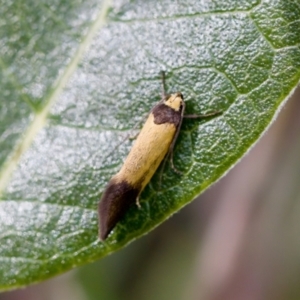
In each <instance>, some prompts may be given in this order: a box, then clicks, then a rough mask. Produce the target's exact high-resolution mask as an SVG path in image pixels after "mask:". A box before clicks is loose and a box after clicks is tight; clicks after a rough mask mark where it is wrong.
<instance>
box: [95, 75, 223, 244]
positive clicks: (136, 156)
mask: <svg viewBox="0 0 300 300" xmlns="http://www.w3.org/2000/svg"><path fill="white" fill-rule="evenodd" d="M162 86H163V96H162V99H161V100H160V101H159V102H158V103H157V104H156V105H155V106H154V107H153V108H152V110H151V111H150V113H149V116H148V118H147V120H146V122H145V124H144V126H143V127H142V129H141V131H140V133H139V135H138V137H137V139H136V141H135V143H134V145H133V147H132V149H131V150H130V152H129V154H128V156H127V158H126V159H125V161H124V163H123V165H122V167H121V170H120V171H119V172H118V173H117V174H116V175H114V176H113V177H112V178H111V179H110V181H109V182H108V185H107V187H106V188H105V190H104V192H103V194H102V197H101V200H100V202H99V206H98V214H99V237H100V239H101V240H105V239H106V238H107V236H108V235H109V233H110V232H111V231H112V229H113V228H114V227H115V225H116V224H117V223H118V222H119V220H120V219H122V217H123V216H124V214H125V212H126V211H127V210H128V208H129V207H130V206H131V205H132V204H133V203H136V204H137V205H138V206H140V205H139V196H140V194H141V192H142V191H143V189H144V188H145V186H146V185H147V184H148V183H149V181H150V179H151V178H152V176H153V174H154V173H155V171H156V170H157V168H158V167H159V165H160V164H161V162H162V161H163V160H164V158H166V157H169V156H170V162H171V166H172V168H173V169H174V171H175V172H177V173H180V172H179V171H178V170H177V169H176V168H175V167H174V163H173V149H174V145H175V143H176V140H177V137H178V134H179V132H180V128H181V124H182V120H183V118H206V117H211V116H214V115H217V114H220V112H212V113H208V114H205V115H184V112H185V102H184V99H183V95H182V93H181V92H176V93H174V94H166V92H165V73H164V72H162Z"/></svg>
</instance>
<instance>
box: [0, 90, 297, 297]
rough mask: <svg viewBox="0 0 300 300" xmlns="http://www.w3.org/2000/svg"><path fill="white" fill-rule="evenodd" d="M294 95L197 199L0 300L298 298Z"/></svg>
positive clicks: (295, 101) (295, 117)
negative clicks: (99, 255)
mask: <svg viewBox="0 0 300 300" xmlns="http://www.w3.org/2000/svg"><path fill="white" fill-rule="evenodd" d="M299 116H300V90H299V89H298V90H297V91H296V92H295V93H294V95H293V96H292V97H291V99H290V100H289V101H288V102H287V104H286V105H285V106H284V108H283V110H282V111H281V112H280V114H279V116H278V118H277V120H276V121H275V123H274V124H273V125H272V126H271V127H270V128H269V130H268V131H267V132H266V133H265V135H264V136H263V137H262V138H261V139H260V141H259V142H258V143H257V144H256V145H255V146H254V147H253V148H252V150H251V151H250V152H249V153H248V154H247V155H246V156H245V157H244V158H243V159H242V160H241V161H240V163H239V164H237V165H236V166H235V167H234V168H233V169H232V170H231V171H230V172H229V173H228V174H227V175H226V176H225V177H223V178H222V179H221V180H220V181H219V182H218V183H216V184H215V185H214V186H212V187H211V188H210V189H209V190H207V191H206V192H205V193H204V194H202V195H201V196H200V197H199V199H197V200H195V201H193V202H192V203H191V204H190V205H188V206H187V207H185V208H184V209H182V210H181V211H180V212H179V213H178V214H176V215H175V216H173V217H172V218H171V219H169V220H168V221H167V222H165V223H164V224H162V225H161V226H160V227H159V228H157V229H155V230H154V231H152V232H151V233H150V234H148V235H147V236H145V237H143V238H141V239H139V240H137V241H135V242H133V243H132V244H130V245H129V246H127V247H126V248H124V249H122V250H121V251H119V252H117V253H114V254H112V255H111V256H109V257H106V258H104V259H102V260H100V261H98V262H95V263H93V264H89V265H86V266H83V267H81V268H77V269H75V270H72V271H70V272H68V273H67V274H64V275H62V276H58V277H56V278H54V279H51V280H48V281H46V282H43V283H40V284H37V285H34V286H31V287H28V288H26V289H22V290H16V291H12V292H6V293H2V294H0V300H41V299H43V300H60V299H72V300H96V299H97V300H101V299H105V300H119V299H122V300H127V299H143V300H148V299H149V300H150V299H155V300H170V299H172V300H177V299H178V300H198V299H201V300H248V299H249V300H250V299H251V300H260V299H262V300H265V299H272V300H283V299H284V300H294V299H295V300H296V299H298V300H299V299H300V117H299Z"/></svg>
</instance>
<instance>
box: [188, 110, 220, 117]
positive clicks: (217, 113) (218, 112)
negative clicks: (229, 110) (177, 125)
mask: <svg viewBox="0 0 300 300" xmlns="http://www.w3.org/2000/svg"><path fill="white" fill-rule="evenodd" d="M221 114H222V112H221V111H213V112H210V113H207V114H205V115H196V114H192V115H183V117H184V118H186V119H198V118H199V119H201V118H208V117H212V116H217V115H221Z"/></svg>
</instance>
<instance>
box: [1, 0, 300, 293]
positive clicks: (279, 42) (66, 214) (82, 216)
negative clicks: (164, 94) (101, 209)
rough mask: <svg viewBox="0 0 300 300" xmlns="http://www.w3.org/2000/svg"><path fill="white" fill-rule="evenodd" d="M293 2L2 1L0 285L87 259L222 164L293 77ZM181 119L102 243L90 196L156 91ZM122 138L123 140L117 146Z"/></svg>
mask: <svg viewBox="0 0 300 300" xmlns="http://www.w3.org/2000/svg"><path fill="white" fill-rule="evenodd" d="M299 27H300V4H299V1H298V0H261V1H260V0H227V1H226V0H225V1H223V0H222V1H221V0H203V1H199V0H188V1H186V0H178V1H173V0H160V1H159V0H157V1H153V0H151V1H150V0H146V1H145V0H133V1H127V0H116V1H108V0H102V1H96V0H88V1H81V0H74V1H56V0H50V1H49V0H48V1H45V0H41V1H33V0H25V1H8V0H4V1H2V3H1V6H0V69H1V72H0V97H1V99H0V199H1V200H0V264H1V268H0V289H1V290H7V289H11V288H16V287H20V286H24V285H28V284H30V283H33V282H38V281H41V280H43V279H45V278H49V277H51V276H54V275H56V274H59V273H62V272H64V271H66V270H69V269H70V268H73V267H75V266H78V265H82V264H84V263H86V262H90V261H93V260H96V259H98V258H100V257H103V256H105V255H107V254H108V253H111V252H113V251H115V250H117V249H119V248H121V247H123V246H124V245H126V244H127V243H128V242H130V241H132V240H134V239H135V238H137V237H139V236H141V235H143V234H145V233H147V232H149V231H150V230H151V229H153V228H154V227H155V226H157V225H159V224H160V223H161V222H163V221H164V220H165V219H167V218H168V217H170V216H171V215H172V214H173V213H175V212H176V211H178V210H179V209H180V208H181V207H183V206H184V205H186V204H188V203H189V202H190V201H192V200H193V199H194V198H195V197H196V196H197V195H199V194H200V193H201V192H202V191H203V190H204V189H205V188H207V187H208V186H209V185H211V184H212V183H213V182H215V181H216V180H217V179H218V178H220V177H221V176H222V175H224V173H225V172H226V171H227V170H229V169H230V168H231V167H232V166H233V165H234V164H235V163H236V162H237V161H238V160H239V159H240V158H241V157H242V156H243V155H244V154H245V153H246V152H247V151H248V149H249V148H250V147H251V146H252V145H253V144H254V143H255V142H256V141H257V140H258V139H259V137H260V136H261V135H262V134H263V132H264V131H265V130H266V129H267V127H268V126H269V125H270V124H271V123H272V121H273V120H274V119H275V116H276V114H277V113H278V111H279V110H280V107H281V106H282V104H283V103H284V101H285V100H286V99H287V98H288V96H289V95H290V94H291V93H292V91H293V89H294V88H295V87H296V85H297V84H298V82H299V78H300V31H299ZM161 70H165V71H166V72H167V87H168V91H169V92H175V91H181V92H182V93H183V94H184V97H185V99H186V101H187V113H206V112H210V111H216V110H220V111H222V112H223V114H222V115H221V116H218V117H214V118H210V119H206V120H201V121H199V120H185V121H184V124H183V127H182V131H181V133H180V135H179V139H178V142H177V145H176V148H175V152H174V162H175V165H176V167H177V168H178V169H180V170H181V171H182V172H183V174H182V175H178V174H176V173H174V172H173V171H172V169H171V168H170V166H169V165H168V164H167V167H166V168H165V170H163V173H162V174H163V175H162V180H161V182H160V180H159V177H160V176H159V173H160V172H161V170H159V171H158V172H157V173H156V174H155V176H154V178H153V180H152V181H151V182H150V184H149V185H148V186H147V187H146V189H145V190H144V192H143V193H142V196H141V199H140V203H141V206H142V207H141V209H138V208H137V207H136V206H132V207H131V209H130V210H129V211H128V212H127V213H126V215H125V217H124V219H123V220H122V221H121V222H119V224H118V225H117V226H116V228H115V230H114V231H113V232H112V234H111V235H110V236H109V238H108V239H107V240H106V241H105V242H104V243H101V242H100V241H99V240H98V233H97V203H98V201H99V198H100V195H101V193H102V191H103V189H104V188H105V185H106V184H107V182H108V180H109V178H110V177H111V176H112V175H113V174H114V173H116V172H117V171H118V169H119V168H120V166H121V164H122V161H123V159H124V157H125V156H126V154H127V153H128V151H129V149H130V147H131V145H132V143H133V141H132V140H131V139H128V138H126V137H127V136H128V134H130V135H131V134H132V131H134V130H132V128H134V127H135V126H136V124H140V125H139V127H141V126H142V123H143V120H144V115H145V114H146V113H147V112H149V110H150V109H151V107H152V106H153V105H154V104H155V103H156V102H157V101H158V100H159V99H160V94H161V82H160V78H159V72H160V71H161ZM122 141H124V142H123V143H122Z"/></svg>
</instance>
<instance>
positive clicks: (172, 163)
mask: <svg viewBox="0 0 300 300" xmlns="http://www.w3.org/2000/svg"><path fill="white" fill-rule="evenodd" d="M171 150H172V152H171V153H170V162H171V168H172V169H173V171H174V172H175V173H177V174H178V175H182V174H183V173H182V172H181V171H179V170H178V169H177V168H176V167H175V165H174V161H173V149H171Z"/></svg>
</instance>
